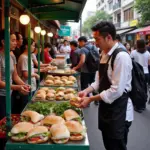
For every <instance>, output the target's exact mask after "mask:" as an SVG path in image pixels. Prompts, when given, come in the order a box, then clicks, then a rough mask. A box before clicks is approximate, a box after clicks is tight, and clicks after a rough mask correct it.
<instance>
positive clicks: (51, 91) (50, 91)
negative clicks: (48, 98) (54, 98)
mask: <svg viewBox="0 0 150 150" xmlns="http://www.w3.org/2000/svg"><path fill="white" fill-rule="evenodd" d="M48 93H54V94H55V93H56V91H55V90H54V89H49V90H48Z"/></svg>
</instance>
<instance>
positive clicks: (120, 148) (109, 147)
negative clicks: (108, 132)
mask: <svg viewBox="0 0 150 150" xmlns="http://www.w3.org/2000/svg"><path fill="white" fill-rule="evenodd" d="M131 124H132V122H128V121H126V122H125V131H124V138H123V139H112V138H109V137H107V136H105V134H104V133H103V132H102V136H103V142H104V146H105V148H106V150H127V142H128V140H127V139H128V133H129V127H130V126H131Z"/></svg>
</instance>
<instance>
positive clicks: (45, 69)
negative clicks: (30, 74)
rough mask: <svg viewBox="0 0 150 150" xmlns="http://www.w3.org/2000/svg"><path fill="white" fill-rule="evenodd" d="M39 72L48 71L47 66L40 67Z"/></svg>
mask: <svg viewBox="0 0 150 150" xmlns="http://www.w3.org/2000/svg"><path fill="white" fill-rule="evenodd" d="M40 72H48V68H42V69H40Z"/></svg>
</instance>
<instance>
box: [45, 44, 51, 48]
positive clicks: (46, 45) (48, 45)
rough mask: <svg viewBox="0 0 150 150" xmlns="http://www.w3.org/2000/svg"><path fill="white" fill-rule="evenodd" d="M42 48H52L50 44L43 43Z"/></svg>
mask: <svg viewBox="0 0 150 150" xmlns="http://www.w3.org/2000/svg"><path fill="white" fill-rule="evenodd" d="M44 48H52V45H51V44H50V43H45V44H44Z"/></svg>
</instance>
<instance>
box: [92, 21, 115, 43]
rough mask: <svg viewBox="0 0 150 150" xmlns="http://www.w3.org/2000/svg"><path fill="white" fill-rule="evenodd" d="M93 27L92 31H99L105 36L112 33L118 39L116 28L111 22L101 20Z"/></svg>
mask: <svg viewBox="0 0 150 150" xmlns="http://www.w3.org/2000/svg"><path fill="white" fill-rule="evenodd" d="M91 29H92V31H99V33H100V35H102V36H103V37H104V38H105V37H106V36H108V35H109V34H110V35H111V37H112V39H113V40H115V39H116V28H115V26H114V25H113V23H111V22H108V21H100V22H98V23H97V24H96V25H94V26H93V27H92V28H91Z"/></svg>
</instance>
